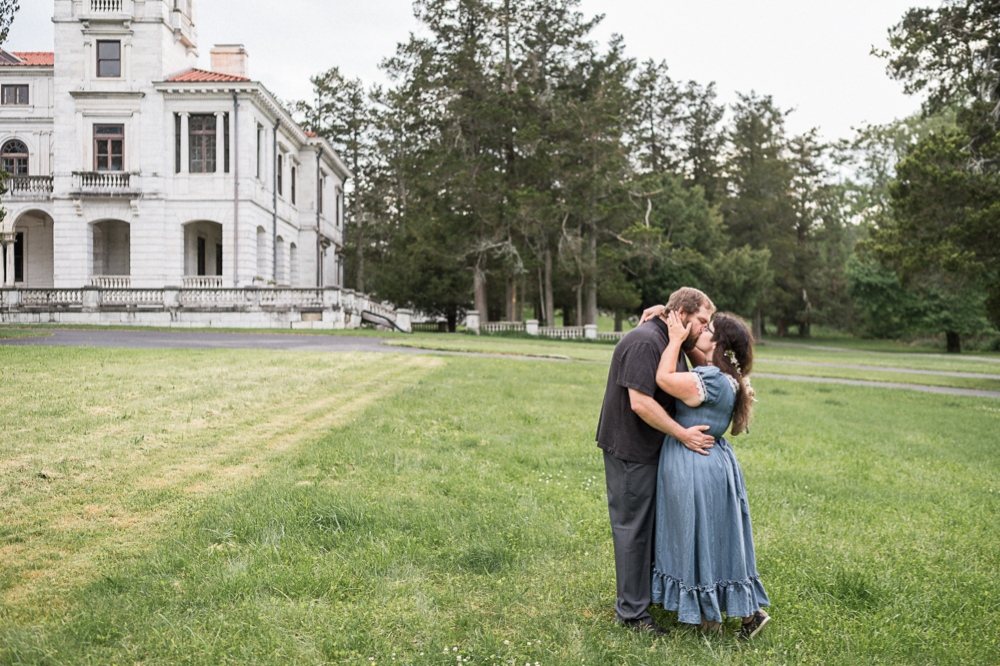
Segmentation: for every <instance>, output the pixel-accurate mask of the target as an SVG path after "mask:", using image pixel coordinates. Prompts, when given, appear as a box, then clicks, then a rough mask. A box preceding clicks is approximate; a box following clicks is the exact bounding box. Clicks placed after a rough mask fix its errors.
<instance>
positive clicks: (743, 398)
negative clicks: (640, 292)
mask: <svg viewBox="0 0 1000 666" xmlns="http://www.w3.org/2000/svg"><path fill="white" fill-rule="evenodd" d="M714 313H715V306H714V305H713V304H712V301H711V300H709V298H708V296H706V295H705V294H704V293H702V292H701V291H698V290H697V289H691V288H688V287H685V288H682V289H680V290H678V291H676V292H674V293H673V294H672V295H671V296H670V300H669V301H668V302H667V305H666V306H665V307H663V306H657V307H653V308H650V309H648V310H646V312H644V313H643V322H642V323H641V324H640V325H639V326H637V327H636V328H635V329H633V330H632V331H630V332H629V333H628V334H627V335H625V336H624V337H623V338H622V339H621V341H620V342H619V343H618V345H617V347H615V353H614V357H613V359H612V361H611V371H610V373H609V375H608V385H607V389H606V391H605V394H604V405H603V406H602V408H601V419H600V422H599V423H598V426H597V442H598V446H599V447H600V448H601V449H603V451H604V470H605V477H606V480H607V488H608V512H609V514H610V516H611V531H612V535H613V538H614V549H615V576H616V578H617V587H618V601H617V603H616V604H615V612H616V614H617V618H616V621H617V622H618V623H619V624H623V625H627V626H630V627H633V628H635V629H637V630H639V631H644V632H646V633H649V634H652V635H666V634H667V633H668V632H667V631H666V630H664V629H662V628H661V627H659V626H658V625H657V624H656V623H655V622H654V621H653V618H652V616H651V615H650V613H649V607H650V605H651V604H654V603H655V604H662V605H663V608H664V609H665V610H669V611H677V619H678V621H679V622H681V623H685V624H693V625H699V626H700V627H701V629H702V630H703V631H721V629H722V622H723V615H722V614H723V613H725V614H726V616H727V617H730V618H732V617H739V618H741V620H742V623H741V628H740V629H739V631H738V635H739V637H740V638H743V639H749V638H752V637H753V636H755V635H756V634H757V633H758V632H759V631H760V630H761V629H762V628H763V627H764V625H765V624H767V622H768V620H769V619H770V618H769V617H768V615H767V613H766V612H764V610H763V607H764V606H769V605H770V601H769V600H768V598H767V593H766V592H765V591H764V586H763V585H762V584H761V582H760V577H759V576H758V574H757V564H756V560H755V557H754V549H753V534H752V532H751V527H750V508H749V505H748V503H747V494H746V486H745V484H744V481H743V471H742V470H741V469H740V465H739V462H737V460H736V455H735V453H734V452H733V449H732V446H731V445H730V443H729V442H728V441H727V440H726V439H725V438H724V437H723V435H724V434H725V433H726V430H727V429H728V428H729V426H730V424H732V434H733V435H737V434H739V433H741V432H743V431H744V430H747V424H748V422H749V420H750V413H751V410H752V406H753V390H752V389H751V388H750V382H749V379H748V377H749V374H750V371H751V368H752V365H753V336H752V335H751V333H750V331H749V330H748V329H747V326H746V324H745V323H744V322H743V321H742V320H741V319H739V318H738V317H735V316H733V315H728V314H719V315H716V316H714V319H713V315H714ZM688 360H690V362H691V366H692V368H691V369H690V370H689V368H688Z"/></svg>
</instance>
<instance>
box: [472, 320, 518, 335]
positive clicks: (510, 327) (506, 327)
mask: <svg viewBox="0 0 1000 666" xmlns="http://www.w3.org/2000/svg"><path fill="white" fill-rule="evenodd" d="M480 329H481V330H483V331H485V332H487V333H505V332H508V331H511V332H515V333H523V332H524V323H523V322H519V321H491V322H487V323H485V324H482V325H481V326H480Z"/></svg>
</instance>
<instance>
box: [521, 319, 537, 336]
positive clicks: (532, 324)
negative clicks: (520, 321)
mask: <svg viewBox="0 0 1000 666" xmlns="http://www.w3.org/2000/svg"><path fill="white" fill-rule="evenodd" d="M524 332H525V333H527V334H528V335H538V320H537V319H529V320H528V321H526V322H524Z"/></svg>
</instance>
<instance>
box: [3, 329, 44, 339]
mask: <svg viewBox="0 0 1000 666" xmlns="http://www.w3.org/2000/svg"><path fill="white" fill-rule="evenodd" d="M46 335H52V334H51V333H48V332H46V331H33V330H30V329H18V328H0V340H4V339H7V340H9V339H11V338H37V337H44V336H46Z"/></svg>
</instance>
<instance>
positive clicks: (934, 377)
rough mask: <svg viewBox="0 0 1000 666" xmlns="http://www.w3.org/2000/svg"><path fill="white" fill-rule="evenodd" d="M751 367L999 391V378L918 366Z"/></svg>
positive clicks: (774, 371) (774, 364) (773, 364)
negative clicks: (925, 369) (922, 370)
mask: <svg viewBox="0 0 1000 666" xmlns="http://www.w3.org/2000/svg"><path fill="white" fill-rule="evenodd" d="M754 371H755V372H759V373H766V374H771V375H802V376H806V377H827V378H831V379H858V380H863V381H875V382H887V383H888V382H893V383H900V384H920V385H924V386H944V387H950V388H960V389H976V390H981V391H1000V379H989V378H982V377H975V376H973V377H967V376H961V375H959V374H958V373H955V374H947V375H940V374H920V371H919V370H912V371H911V370H906V369H903V371H900V369H895V368H868V369H858V368H852V367H844V366H838V365H828V364H823V365H812V364H808V363H795V364H790V363H786V362H781V361H770V360H767V359H760V360H757V361H756V362H755V363H754Z"/></svg>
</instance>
